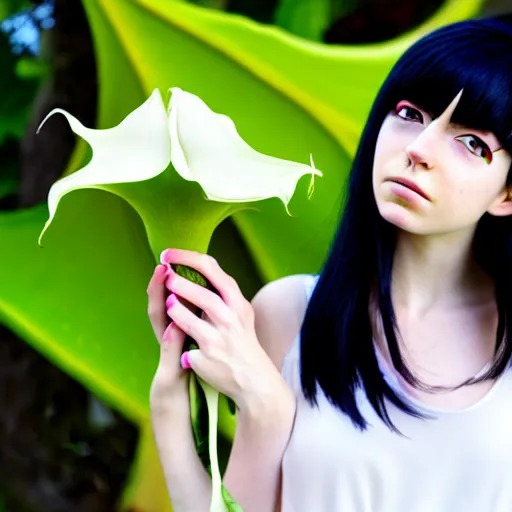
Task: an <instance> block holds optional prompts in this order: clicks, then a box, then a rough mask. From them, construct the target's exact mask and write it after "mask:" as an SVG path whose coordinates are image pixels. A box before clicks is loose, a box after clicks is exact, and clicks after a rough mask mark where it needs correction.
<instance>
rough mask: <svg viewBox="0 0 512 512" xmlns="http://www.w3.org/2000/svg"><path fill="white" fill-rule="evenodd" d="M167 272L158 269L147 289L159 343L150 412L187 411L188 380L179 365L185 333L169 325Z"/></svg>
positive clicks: (160, 266) (149, 306) (150, 315)
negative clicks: (166, 286)
mask: <svg viewBox="0 0 512 512" xmlns="http://www.w3.org/2000/svg"><path fill="white" fill-rule="evenodd" d="M166 271H167V268H166V266H165V265H158V266H157V267H156V268H155V270H154V272H153V276H152V277H151V280H150V282H149V285H148V288H147V294H148V316H149V319H150V321H151V325H152V327H153V331H154V333H155V336H156V339H157V340H158V342H159V343H160V361H159V364H158V368H157V370H156V373H155V376H154V378H153V382H152V384H151V391H150V403H151V409H152V411H153V412H158V411H162V410H164V411H168V410H169V409H170V408H173V409H180V410H181V409H182V408H184V409H185V413H186V411H187V410H188V387H187V383H188V376H187V374H186V373H185V372H184V371H183V370H182V368H181V365H180V358H181V353H182V351H183V343H184V341H185V337H186V336H185V333H184V332H183V331H182V330H181V329H179V328H178V327H177V326H176V325H175V324H173V323H170V322H169V318H168V316H167V312H166V306H165V299H166V295H167V293H168V292H167V290H166V288H165V280H166V279H167V274H166Z"/></svg>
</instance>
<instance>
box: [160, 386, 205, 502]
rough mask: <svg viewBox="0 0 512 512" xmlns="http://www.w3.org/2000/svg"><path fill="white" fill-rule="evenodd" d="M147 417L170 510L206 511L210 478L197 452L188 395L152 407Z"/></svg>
mask: <svg viewBox="0 0 512 512" xmlns="http://www.w3.org/2000/svg"><path fill="white" fill-rule="evenodd" d="M151 421H152V426H153V433H154V436H155V442H156V446H157V449H158V454H159V457H160V462H161V465H162V469H163V472H164V476H165V482H166V485H167V490H168V493H169V496H170V500H171V504H172V508H173V511H174V512H208V510H209V509H210V499H211V478H210V475H209V474H208V472H207V471H206V469H205V468H204V467H203V465H202V463H201V460H200V458H199V456H198V455H197V452H196V448H195V443H194V435H193V431H192V425H191V421H190V405H189V402H188V395H185V396H184V397H182V398H181V399H178V400H174V401H173V402H172V404H169V403H167V404H166V406H165V407H162V408H154V409H153V410H152V413H151Z"/></svg>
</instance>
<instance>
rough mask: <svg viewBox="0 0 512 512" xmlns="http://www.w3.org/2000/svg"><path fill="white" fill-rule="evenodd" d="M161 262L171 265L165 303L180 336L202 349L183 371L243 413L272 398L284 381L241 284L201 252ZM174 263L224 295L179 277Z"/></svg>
mask: <svg viewBox="0 0 512 512" xmlns="http://www.w3.org/2000/svg"><path fill="white" fill-rule="evenodd" d="M161 263H162V264H164V265H167V272H168V277H167V280H166V283H165V284H166V287H167V288H168V290H169V291H170V292H171V294H170V295H169V297H168V298H167V300H166V307H167V314H168V315H169V317H170V318H171V319H172V321H173V322H174V323H175V324H176V325H177V326H178V327H179V331H180V332H184V333H185V334H187V335H189V336H190V337H191V338H193V339H194V341H195V342H196V343H197V345H198V347H199V349H198V350H190V351H188V352H185V353H184V354H183V356H182V358H181V363H182V366H183V367H184V368H185V369H188V368H192V370H194V372H195V373H196V374H197V375H198V376H199V377H200V378H202V379H203V380H204V381H205V382H207V383H208V384H210V385H211V386H212V387H214V388H215V389H217V390H218V391H220V392H221V393H223V394H224V395H226V396H228V397H230V398H232V399H233V400H234V401H235V403H236V404H237V405H238V406H239V407H240V408H241V409H242V408H245V407H249V406H252V404H253V403H254V402H259V401H261V400H262V399H263V400H264V399H265V398H266V397H271V396H272V394H273V390H274V391H275V390H276V388H275V387H274V386H275V384H276V383H278V382H279V381H282V378H281V375H280V374H279V372H278V371H277V368H276V367H275V366H274V365H273V364H272V362H271V360H270V358H269V357H268V356H267V354H266V353H265V351H264V350H263V348H262V347H261V345H260V344H259V342H258V339H257V337H256V332H255V327H254V311H253V308H252V305H251V303H250V302H249V301H248V300H246V299H245V297H244V296H243V294H242V292H241V291H240V288H239V287H238V285H237V283H236V281H235V280H234V279H233V278H232V277H231V276H229V275H228V274H226V273H225V272H224V271H223V270H222V268H221V267H220V266H219V264H218V263H217V261H216V260H215V259H214V258H213V257H211V256H209V255H205V254H201V253H198V252H192V251H186V250H181V249H167V250H165V251H164V252H163V253H162V255H161ZM171 264H172V265H177V264H180V265H185V266H188V267H191V268H193V269H194V270H197V271H198V272H199V273H200V274H202V275H203V276H204V277H205V278H206V279H207V280H208V281H209V282H210V283H211V285H212V286H213V287H214V288H215V289H216V290H217V291H218V293H219V295H217V294H215V293H214V292H212V291H210V290H208V289H206V288H204V287H202V286H200V285H198V284H195V283H193V282H191V281H189V280H188V279H185V278H183V277H181V276H179V275H178V274H176V273H175V272H174V271H173V270H172V268H171ZM178 299H179V300H178ZM181 300H184V301H186V302H187V303H189V304H190V305H191V306H192V307H194V306H197V307H198V308H199V309H201V310H202V311H203V315H202V317H201V318H199V317H198V316H196V315H195V314H194V313H192V311H190V309H189V308H188V307H186V306H185V305H183V304H182V303H181ZM278 387H281V386H278Z"/></svg>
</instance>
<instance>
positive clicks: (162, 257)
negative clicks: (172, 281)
mask: <svg viewBox="0 0 512 512" xmlns="http://www.w3.org/2000/svg"><path fill="white" fill-rule="evenodd" d="M169 251H170V249H165V250H163V251H162V252H161V253H160V263H161V264H162V265H167V264H168V261H167V260H168V258H169Z"/></svg>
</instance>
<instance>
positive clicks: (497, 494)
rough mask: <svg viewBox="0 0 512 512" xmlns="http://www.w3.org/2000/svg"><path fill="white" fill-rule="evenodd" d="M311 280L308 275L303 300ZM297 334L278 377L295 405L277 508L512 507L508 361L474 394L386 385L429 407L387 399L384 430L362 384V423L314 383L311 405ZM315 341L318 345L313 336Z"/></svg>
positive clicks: (403, 511)
mask: <svg viewBox="0 0 512 512" xmlns="http://www.w3.org/2000/svg"><path fill="white" fill-rule="evenodd" d="M315 283H316V277H314V276H311V279H310V281H309V282H308V285H307V290H306V293H307V297H308V300H309V298H310V296H311V292H312V289H313V287H314V284H315ZM299 349H300V345H299V335H298V336H297V338H296V339H295V341H294V344H293V347H292V349H291V350H290V352H289V353H288V355H287V356H286V358H285V361H284V365H283V372H282V373H283V377H284V378H285V380H286V381H287V382H288V383H289V385H290V386H291V387H292V389H293V390H294V391H295V395H296V397H297V401H298V403H297V415H296V419H295V424H294V428H293V432H292V435H291V438H290V441H289V444H288V447H287V449H286V452H285V455H284V459H283V494H282V512H512V371H511V370H510V369H509V370H508V371H507V372H506V373H505V374H503V376H501V377H500V379H498V381H497V382H496V383H495V385H494V386H493V387H492V389H491V391H490V392H489V393H488V394H487V395H485V397H484V398H483V399H481V400H480V401H478V402H477V403H476V404H474V405H472V406H471V407H468V408H466V409H462V410H456V411H453V410H452V411H448V410H442V409H435V408H432V407H429V406H427V405H424V404H422V403H421V402H419V401H418V400H414V399H413V398H412V397H411V396H409V395H407V394H405V391H404V389H403V388H399V387H398V386H399V384H398V381H397V380H396V379H394V378H392V377H391V376H390V375H389V374H388V373H387V372H386V370H385V367H384V366H383V365H382V361H380V362H381V370H382V371H383V373H384V375H385V377H386V378H387V379H388V382H389V383H390V385H391V386H394V389H396V390H397V391H398V392H400V393H402V396H403V397H404V398H405V399H410V400H411V402H412V403H413V405H415V406H416V407H419V406H420V407H421V408H422V409H423V410H424V411H425V412H426V413H430V414H431V415H434V416H436V419H433V420H421V419H416V418H413V417H412V416H409V415H406V414H405V413H402V412H401V411H400V410H398V409H397V408H396V407H395V406H393V405H391V404H388V410H389V412H390V416H391V419H392V420H393V423H394V424H395V425H396V426H397V427H398V429H399V430H400V431H401V432H402V433H403V434H404V435H405V436H407V438H405V437H401V436H399V435H398V434H395V433H393V432H391V431H390V430H389V428H388V427H387V426H386V425H385V424H384V423H383V422H382V421H381V420H380V418H379V417H378V416H377V414H376V413H375V412H374V411H373V409H372V407H371V405H370V403H369V402H368V400H367V399H366V396H365V394H364V392H362V391H361V390H358V392H357V401H358V404H359V406H360V410H361V412H362V414H363V416H364V417H365V418H366V419H367V420H368V421H369V422H370V423H371V426H370V427H369V429H368V430H366V431H360V430H358V429H357V428H355V427H354V426H353V424H352V422H351V421H350V419H349V418H348V417H347V416H346V415H344V414H343V413H341V412H340V411H339V410H338V409H336V408H335V407H334V406H332V405H331V404H330V403H329V402H328V401H327V400H326V398H325V395H324V394H323V392H322V391H321V390H320V391H319V395H318V399H319V408H316V407H310V406H309V404H308V403H307V402H306V400H305V398H304V396H303V394H302V390H301V386H300V367H299ZM318 350H322V343H321V340H318Z"/></svg>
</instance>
